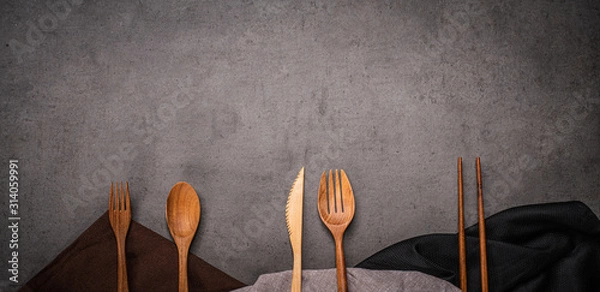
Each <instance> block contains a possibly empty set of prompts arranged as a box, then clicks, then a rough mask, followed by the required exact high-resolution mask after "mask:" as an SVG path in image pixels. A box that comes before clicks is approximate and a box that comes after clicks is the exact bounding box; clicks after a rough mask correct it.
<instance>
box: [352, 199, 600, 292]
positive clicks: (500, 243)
mask: <svg viewBox="0 0 600 292" xmlns="http://www.w3.org/2000/svg"><path fill="white" fill-rule="evenodd" d="M485 227H486V238H487V256H488V258H487V261H488V277H489V290H490V291H494V292H496V291H527V292H531V291H565V292H567V291H568V292H577V291H586V292H587V291H594V292H595V291H600V220H599V219H598V217H597V216H596V215H595V214H594V213H593V212H592V211H591V210H590V209H589V208H588V207H587V206H586V205H585V204H583V203H581V202H564V203H549V204H538V205H528V206H522V207H516V208H512V209H508V210H505V211H502V212H500V213H497V214H495V215H493V216H491V217H489V218H487V219H486V220H485ZM465 233H466V237H467V239H466V245H467V270H468V271H467V281H468V289H469V290H471V291H479V290H480V289H481V284H480V283H481V281H480V270H479V239H478V225H474V226H471V227H469V228H467V229H466V230H465ZM457 240H458V239H457V235H456V234H433V235H425V236H420V237H416V238H412V239H408V240H405V241H402V242H399V243H396V244H394V245H392V246H390V247H387V248H385V249H383V250H381V251H380V252H377V253H375V254H374V255H373V256H371V257H369V258H367V259H366V260H364V261H363V262H361V263H359V264H358V265H357V266H356V267H359V268H365V269H383V270H412V271H420V272H423V273H426V274H429V275H432V276H435V277H438V278H441V279H445V280H447V281H449V282H451V283H453V284H454V285H459V283H458V281H459V279H458V275H459V273H458V243H457Z"/></svg>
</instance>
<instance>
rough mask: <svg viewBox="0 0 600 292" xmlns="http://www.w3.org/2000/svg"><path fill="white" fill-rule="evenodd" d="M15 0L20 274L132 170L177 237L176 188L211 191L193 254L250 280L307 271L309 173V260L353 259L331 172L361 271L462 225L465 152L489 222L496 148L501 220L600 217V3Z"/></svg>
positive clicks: (3, 154)
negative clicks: (351, 196)
mask: <svg viewBox="0 0 600 292" xmlns="http://www.w3.org/2000/svg"><path fill="white" fill-rule="evenodd" d="M13 2H14V1H13ZM13 2H11V3H8V1H5V2H3V3H2V4H1V5H0V7H1V8H2V9H1V11H0V15H1V17H0V35H1V37H2V39H1V41H2V51H1V53H0V67H1V71H0V74H1V75H0V76H1V77H2V78H0V123H1V127H0V134H1V137H2V138H1V139H0V149H1V151H0V158H1V161H2V163H1V165H2V166H3V167H4V168H5V171H4V172H3V173H5V175H3V176H0V183H1V185H2V186H4V187H2V190H6V186H7V179H8V175H7V168H8V166H7V164H8V163H7V162H8V160H9V159H18V160H19V167H20V168H19V170H20V179H21V181H20V182H21V187H20V191H21V195H20V197H19V198H20V205H19V208H20V209H19V210H20V212H21V216H22V219H21V221H20V224H21V230H20V233H19V235H20V240H21V242H20V245H19V252H20V269H21V270H20V280H22V281H26V280H27V279H29V278H30V277H32V276H33V275H34V274H35V273H37V272H38V271H39V270H40V269H41V268H43V267H44V266H45V265H46V264H47V263H48V262H49V261H50V260H51V259H52V258H53V257H54V256H56V255H57V254H58V253H59V252H60V251H61V250H62V249H64V248H65V247H66V246H67V245H68V244H69V243H70V242H71V241H72V240H74V239H75V238H76V237H77V236H78V235H79V234H80V233H81V232H82V231H83V230H85V229H86V228H87V227H88V226H89V225H90V224H91V223H92V222H93V221H94V220H96V219H97V218H98V217H99V216H100V215H101V214H102V213H103V212H104V211H105V209H106V206H107V200H108V192H109V186H110V181H115V180H128V181H129V183H130V186H131V193H132V204H133V208H134V216H133V217H134V219H135V220H137V221H138V222H140V223H142V224H143V225H145V226H147V227H149V228H151V229H152V230H154V231H156V232H158V233H160V234H161V235H163V236H165V237H167V238H170V237H169V232H168V230H167V226H166V223H165V220H164V208H165V202H166V198H167V195H168V192H169V190H170V188H171V186H173V185H174V184H175V183H176V182H177V181H187V182H189V183H190V184H192V185H193V186H194V187H195V188H196V190H197V192H198V194H199V196H200V199H201V202H202V219H201V224H200V227H199V229H198V234H197V236H196V239H195V241H194V243H193V246H192V250H191V251H192V252H193V253H194V254H196V255H198V256H200V257H202V258H203V259H205V260H207V261H208V262H210V263H211V264H213V265H215V266H216V267H218V268H220V269H222V270H223V271H225V272H227V273H229V274H231V275H232V276H234V277H236V278H238V279H240V280H242V281H244V282H246V283H253V282H254V281H255V280H256V279H257V277H258V276H259V275H260V274H263V273H271V272H278V271H282V270H286V269H290V268H291V265H292V261H291V252H290V247H289V243H288V237H287V231H286V226H285V218H284V216H285V215H284V206H285V202H286V197H287V193H288V191H289V188H290V186H291V184H292V181H293V179H294V177H295V176H296V174H297V172H298V171H299V170H300V168H301V167H302V166H305V167H306V193H305V221H304V228H305V229H304V266H305V267H306V268H313V269H321V268H331V267H334V249H333V241H332V240H331V238H330V234H329V232H328V230H327V229H326V228H325V227H324V225H323V224H322V223H321V222H320V220H319V217H318V214H317V209H316V198H317V193H316V192H317V186H318V179H319V176H320V173H321V172H322V171H324V170H327V169H330V168H343V169H345V170H346V172H347V173H348V176H349V178H350V180H351V182H352V185H353V187H354V191H355V195H356V205H357V213H356V216H355V219H354V222H353V223H352V225H351V226H350V228H349V229H348V232H347V234H346V241H345V244H346V256H347V258H346V260H347V263H348V265H350V266H352V265H355V264H357V263H358V262H359V261H360V260H362V259H364V258H366V257H367V256H369V255H371V254H372V253H374V252H376V251H378V250H380V249H382V248H384V247H386V246H388V245H390V244H392V243H395V242H397V241H400V240H403V239H406V238H410V237H413V236H417V235H421V234H427V233H434V232H455V231H456V159H457V157H458V156H462V157H463V159H464V169H465V191H466V195H467V198H466V208H467V210H466V217H467V224H469V225H470V224H473V223H475V221H476V215H477V214H476V194H475V166H474V161H475V157H476V156H480V157H481V159H482V167H483V179H484V196H485V199H486V212H487V214H488V215H489V214H492V213H495V212H497V211H500V210H502V209H505V208H508V207H512V206H517V205H522V204H528V203H540V202H556V201H565V200H581V201H583V202H584V203H586V204H588V205H589V206H590V207H591V208H592V210H594V211H595V212H596V213H597V214H599V213H600V199H599V190H600V179H599V177H600V131H599V130H600V115H599V113H600V96H599V92H600V83H599V73H600V70H599V69H598V66H599V64H600V58H599V52H600V30H598V28H599V27H600V5H598V2H595V1H561V0H555V1H552V0H543V1H542V0H537V1H496V2H493V3H491V2H490V3H482V2H479V1H401V2H396V1H355V2H352V3H346V1H176V2H172V3H171V1H155V0H151V1H145V0H140V1H125V2H123V1H81V0H80V1H76V0H69V1H68V2H67V1H65V0H49V1H20V2H14V3H13ZM363 2H368V3H363ZM3 192H5V191H3ZM1 204H2V210H3V214H5V216H4V217H3V219H2V220H4V221H3V222H5V223H6V222H7V221H8V220H7V210H8V200H7V199H6V198H4V199H2V200H1ZM6 224H7V223H6ZM7 234H8V233H4V232H3V233H2V237H3V238H1V239H0V242H5V243H6V242H7V241H8V239H9V238H8V236H9V235H7ZM5 243H2V247H1V249H0V255H2V258H3V260H2V262H3V263H4V264H3V265H2V267H4V266H6V265H7V260H8V253H9V249H8V248H7V244H5ZM3 270H5V269H3ZM3 274H6V273H5V272H4V273H3ZM7 278H8V276H3V278H2V279H1V280H2V283H3V284H2V285H4V286H5V285H7V283H8V281H7Z"/></svg>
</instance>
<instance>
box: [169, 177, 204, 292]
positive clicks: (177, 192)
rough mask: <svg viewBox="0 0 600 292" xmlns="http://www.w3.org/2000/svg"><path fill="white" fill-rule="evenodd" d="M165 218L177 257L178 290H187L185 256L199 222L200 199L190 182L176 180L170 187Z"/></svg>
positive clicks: (186, 256) (181, 291) (183, 291)
mask: <svg viewBox="0 0 600 292" xmlns="http://www.w3.org/2000/svg"><path fill="white" fill-rule="evenodd" d="M166 218H167V225H168V226H169V232H170V233H171V236H172V237H173V240H174V241H175V245H176V246H177V253H178V258H179V290H178V291H179V292H187V291H188V277H187V258H188V253H189V249H190V245H191V243H192V240H193V239H194V235H195V234H196V230H197V229H198V224H199V223H200V199H199V198H198V194H197V193H196V191H195V190H194V188H193V187H192V186H191V185H190V184H188V183H186V182H178V183H176V184H175V185H174V186H173V188H171V191H170V192H169V197H168V198H167V207H166Z"/></svg>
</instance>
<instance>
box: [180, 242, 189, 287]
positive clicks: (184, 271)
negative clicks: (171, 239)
mask: <svg viewBox="0 0 600 292" xmlns="http://www.w3.org/2000/svg"><path fill="white" fill-rule="evenodd" d="M178 250H179V253H178V254H179V290H178V291H179V292H188V268H187V260H188V247H187V246H186V247H182V248H178Z"/></svg>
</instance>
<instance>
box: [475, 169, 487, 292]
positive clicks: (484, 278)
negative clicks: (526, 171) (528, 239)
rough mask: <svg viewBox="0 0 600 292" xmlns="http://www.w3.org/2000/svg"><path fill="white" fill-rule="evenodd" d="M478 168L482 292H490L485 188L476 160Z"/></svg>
mask: <svg viewBox="0 0 600 292" xmlns="http://www.w3.org/2000/svg"><path fill="white" fill-rule="evenodd" d="M475 164H476V167H477V213H478V214H479V265H480V267H481V291H482V292H488V271H487V249H486V244H485V215H484V212H483V188H482V185H481V160H480V159H479V157H477V159H476V160H475Z"/></svg>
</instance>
